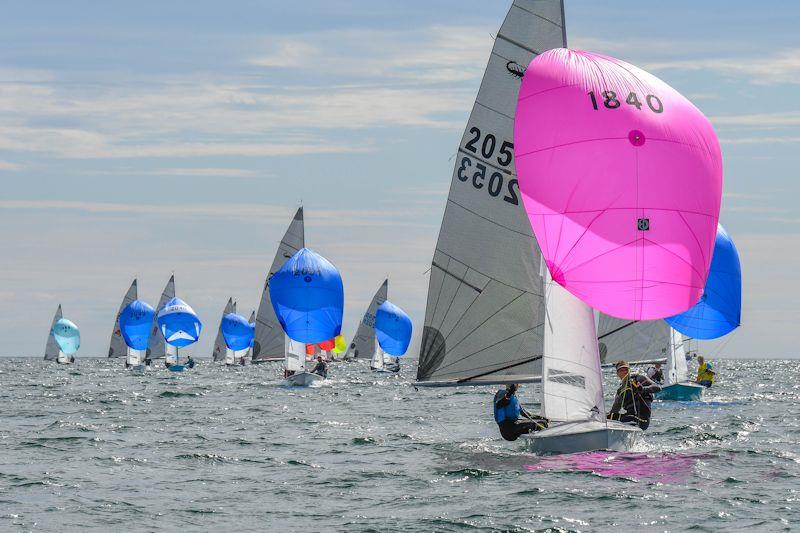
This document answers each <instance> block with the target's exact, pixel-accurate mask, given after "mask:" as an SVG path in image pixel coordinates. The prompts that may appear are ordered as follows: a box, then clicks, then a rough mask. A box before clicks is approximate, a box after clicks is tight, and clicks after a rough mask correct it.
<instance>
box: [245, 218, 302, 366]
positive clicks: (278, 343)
mask: <svg viewBox="0 0 800 533" xmlns="http://www.w3.org/2000/svg"><path fill="white" fill-rule="evenodd" d="M304 246H305V229H304V224H303V208H302V207H301V208H299V209H298V210H297V212H296V213H295V215H294V218H293V219H292V222H291V223H290V224H289V228H288V229H287V230H286V233H285V234H284V236H283V239H281V242H280V244H279V245H278V251H277V252H276V253H275V258H274V259H273V260H272V266H270V268H269V273H268V274H267V279H266V281H265V282H264V290H263V291H262V292H261V301H260V302H259V304H258V312H257V314H256V332H255V342H254V343H253V361H268V360H275V361H277V360H280V359H283V352H284V342H283V337H284V332H283V328H282V327H281V325H280V323H279V322H278V317H276V316H275V310H274V309H273V308H272V301H270V298H269V280H270V279H271V278H272V276H273V275H274V274H275V272H277V271H278V270H280V269H281V267H282V266H283V264H284V263H285V262H286V260H287V259H289V258H290V257H292V256H293V255H294V254H295V253H296V252H297V251H299V250H300V249H302V248H303V247H304Z"/></svg>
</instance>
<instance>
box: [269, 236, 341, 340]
mask: <svg viewBox="0 0 800 533" xmlns="http://www.w3.org/2000/svg"><path fill="white" fill-rule="evenodd" d="M269 297H270V299H271V301H272V307H273V308H274V309H275V314H276V315H277V317H278V321H279V322H280V324H281V326H282V327H283V330H284V331H285V332H286V334H287V335H288V336H289V337H290V338H291V339H293V340H295V341H298V342H305V343H307V344H311V343H317V342H322V341H326V340H328V339H333V338H334V337H336V336H337V335H339V334H340V333H341V331H342V313H343V311H344V287H343V286H342V276H341V275H340V274H339V271H338V270H336V267H335V266H333V265H332V264H331V263H330V261H328V260H327V259H325V258H324V257H322V256H321V255H319V254H318V253H316V252H314V251H312V250H309V249H308V248H303V249H301V250H300V251H298V252H297V253H295V254H294V255H293V256H292V257H291V258H289V259H288V260H287V261H286V262H285V263H284V264H283V266H282V267H281V269H280V270H278V271H277V272H276V273H275V275H273V276H272V278H271V279H270V281H269Z"/></svg>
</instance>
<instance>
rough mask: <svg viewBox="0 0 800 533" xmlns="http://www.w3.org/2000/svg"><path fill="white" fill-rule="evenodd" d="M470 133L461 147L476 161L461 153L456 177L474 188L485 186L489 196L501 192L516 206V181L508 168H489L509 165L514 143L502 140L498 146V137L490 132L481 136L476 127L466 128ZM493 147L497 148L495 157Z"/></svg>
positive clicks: (506, 199) (517, 186)
mask: <svg viewBox="0 0 800 533" xmlns="http://www.w3.org/2000/svg"><path fill="white" fill-rule="evenodd" d="M469 133H470V134H471V135H472V137H471V138H470V140H469V141H467V142H466V144H464V150H468V151H470V152H472V153H473V154H475V155H476V156H477V157H476V158H475V159H478V160H479V161H475V160H473V158H471V157H469V156H468V155H464V156H462V157H461V163H460V165H459V167H458V172H457V176H458V179H459V180H461V181H463V182H470V183H472V186H473V187H475V188H476V189H479V190H480V189H486V191H487V192H488V193H489V195H490V196H495V197H497V196H500V195H501V194H502V195H503V200H505V201H506V202H508V203H510V204H514V205H519V195H518V193H517V191H518V190H519V185H518V183H517V180H516V179H513V178H511V177H510V175H509V174H508V172H507V171H506V172H500V171H494V172H492V167H494V168H500V169H503V167H508V166H509V165H511V162H512V161H513V158H514V144H513V143H511V142H509V141H503V142H502V143H501V144H500V146H499V147H498V146H497V145H498V143H497V137H495V136H494V135H493V134H491V133H489V134H487V135H485V136H482V135H481V130H480V128H477V127H475V126H473V127H471V128H470V129H469ZM495 150H497V152H496V153H497V156H496V157H495ZM480 161H483V162H480ZM495 161H496V162H497V164H496V165H495Z"/></svg>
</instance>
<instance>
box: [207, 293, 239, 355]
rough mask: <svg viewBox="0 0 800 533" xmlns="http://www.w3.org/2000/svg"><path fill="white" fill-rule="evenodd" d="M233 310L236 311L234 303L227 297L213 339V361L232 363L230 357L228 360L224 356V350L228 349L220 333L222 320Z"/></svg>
mask: <svg viewBox="0 0 800 533" xmlns="http://www.w3.org/2000/svg"><path fill="white" fill-rule="evenodd" d="M235 312H236V303H235V302H234V301H233V298H228V303H227V304H225V309H224V310H223V311H222V317H220V320H219V328H218V329H217V338H216V339H214V353H213V354H212V357H213V359H214V362H219V361H225V364H227V365H232V364H234V362H233V359H232V358H231V360H230V362H229V361H228V360H227V358H226V352H227V350H228V347H227V346H226V345H225V337H224V336H223V334H222V320H223V319H224V318H225V315H227V314H228V313H235Z"/></svg>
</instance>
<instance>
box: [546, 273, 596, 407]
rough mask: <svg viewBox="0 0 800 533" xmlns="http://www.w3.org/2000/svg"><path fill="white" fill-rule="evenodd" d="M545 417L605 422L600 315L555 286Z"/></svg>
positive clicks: (550, 291) (550, 299)
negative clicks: (596, 321) (599, 349)
mask: <svg viewBox="0 0 800 533" xmlns="http://www.w3.org/2000/svg"><path fill="white" fill-rule="evenodd" d="M546 299H547V316H546V317H545V332H544V358H543V360H542V375H543V379H542V414H543V415H544V416H545V417H547V418H549V419H551V420H554V421H559V422H572V421H579V420H589V419H592V418H595V419H597V420H603V421H605V407H604V405H603V375H602V371H601V369H600V357H599V355H598V353H597V337H596V335H597V333H596V330H595V327H594V311H592V309H591V308H590V307H589V306H588V305H586V304H585V303H583V302H582V301H581V300H579V299H578V298H576V297H575V296H573V295H572V294H570V293H569V292H567V290H566V289H565V288H564V287H562V286H561V285H559V284H558V283H555V282H550V283H548V286H547V297H546Z"/></svg>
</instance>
